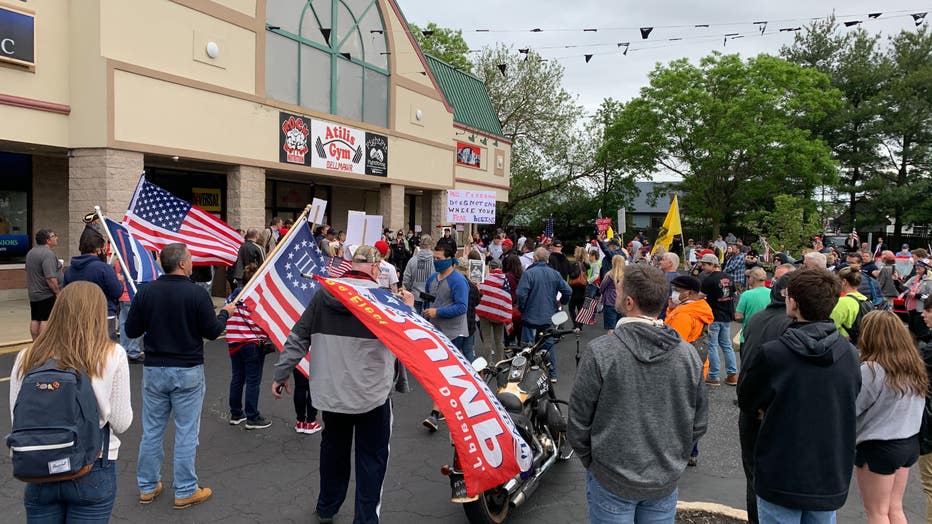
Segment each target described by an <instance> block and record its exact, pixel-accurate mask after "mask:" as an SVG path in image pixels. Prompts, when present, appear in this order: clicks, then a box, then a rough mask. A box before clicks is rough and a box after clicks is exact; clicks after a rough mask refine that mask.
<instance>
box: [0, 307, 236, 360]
mask: <svg viewBox="0 0 932 524" xmlns="http://www.w3.org/2000/svg"><path fill="white" fill-rule="evenodd" d="M25 295H26V293H25V292H24V293H23V296H22V297H21V298H5V299H0V354H3V353H12V352H15V351H19V350H20V349H22V348H23V347H25V346H26V345H28V344H29V343H30V342H32V337H31V336H30V335H29V300H28V299H27V298H26V296H25ZM213 299H214V307H215V308H219V307H220V306H222V305H223V298H220V297H213Z"/></svg>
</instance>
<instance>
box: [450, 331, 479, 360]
mask: <svg viewBox="0 0 932 524" xmlns="http://www.w3.org/2000/svg"><path fill="white" fill-rule="evenodd" d="M450 342H453V345H454V346H456V349H458V350H459V352H460V353H461V354H462V355H463V356H464V357H466V360H468V361H469V362H470V363H472V361H473V360H476V353H475V352H474V351H473V346H474V345H475V342H476V336H475V335H472V336H469V337H456V338H454V339H453V340H451V341H450Z"/></svg>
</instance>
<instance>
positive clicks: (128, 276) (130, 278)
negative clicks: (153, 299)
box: [94, 206, 136, 295]
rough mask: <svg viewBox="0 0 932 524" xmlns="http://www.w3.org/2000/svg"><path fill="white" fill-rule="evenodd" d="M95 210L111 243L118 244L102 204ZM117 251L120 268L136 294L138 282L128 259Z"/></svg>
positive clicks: (115, 251) (95, 207)
mask: <svg viewBox="0 0 932 524" xmlns="http://www.w3.org/2000/svg"><path fill="white" fill-rule="evenodd" d="M94 212H95V213H97V218H99V219H100V225H101V226H103V228H104V231H105V232H106V233H107V238H108V239H110V244H111V245H116V241H115V240H114V239H113V235H111V234H110V228H109V227H107V221H106V220H105V219H104V216H103V214H101V212H100V206H94ZM113 252H114V253H116V257H117V260H119V261H120V268H121V269H122V270H123V275H124V278H125V279H126V282H129V287H130V288H131V289H132V290H133V294H134V295H135V294H136V283H135V282H133V276H132V274H130V272H129V267H127V266H126V261H125V260H123V255H121V254H120V250H119V249H114V250H113Z"/></svg>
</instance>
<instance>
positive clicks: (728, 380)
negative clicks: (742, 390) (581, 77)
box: [725, 374, 738, 386]
mask: <svg viewBox="0 0 932 524" xmlns="http://www.w3.org/2000/svg"><path fill="white" fill-rule="evenodd" d="M725 384H728V385H729V386H737V385H738V375H737V374H734V375H728V376H727V377H725Z"/></svg>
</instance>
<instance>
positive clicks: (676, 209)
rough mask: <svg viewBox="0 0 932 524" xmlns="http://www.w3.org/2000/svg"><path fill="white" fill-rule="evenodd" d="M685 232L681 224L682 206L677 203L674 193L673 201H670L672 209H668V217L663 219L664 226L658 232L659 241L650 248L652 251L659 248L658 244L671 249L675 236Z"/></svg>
mask: <svg viewBox="0 0 932 524" xmlns="http://www.w3.org/2000/svg"><path fill="white" fill-rule="evenodd" d="M682 234H683V226H681V225H680V206H679V205H678V204H677V201H676V195H673V202H670V210H669V211H667V218H665V219H663V227H661V228H660V231H658V232H657V241H656V242H654V247H653V248H652V249H651V250H650V252H651V253H653V252H654V251H656V250H657V246H663V247H664V249H670V242H673V237H674V236H676V235H682Z"/></svg>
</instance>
